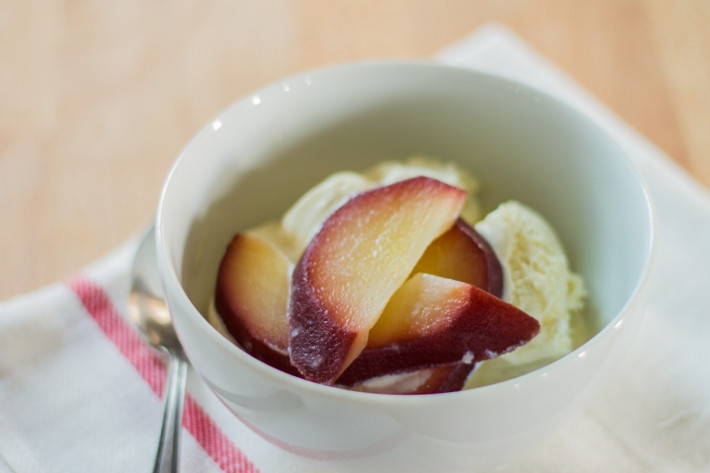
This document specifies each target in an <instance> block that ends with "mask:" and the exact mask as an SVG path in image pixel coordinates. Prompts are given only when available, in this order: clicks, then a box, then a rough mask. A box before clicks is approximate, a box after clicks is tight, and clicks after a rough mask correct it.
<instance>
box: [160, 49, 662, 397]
mask: <svg viewBox="0 0 710 473" xmlns="http://www.w3.org/2000/svg"><path fill="white" fill-rule="evenodd" d="M401 68H415V69H416V68H420V69H422V70H430V71H437V73H441V74H451V73H454V74H461V75H467V76H469V77H471V78H474V79H473V80H483V81H487V82H495V83H497V84H499V85H501V86H504V87H507V88H510V89H514V90H516V91H519V92H523V91H524V92H526V93H527V94H530V95H531V96H533V97H535V98H536V99H537V100H539V101H541V102H542V101H544V102H547V103H549V104H551V105H552V106H553V107H558V108H560V109H563V110H565V111H566V112H568V113H572V114H573V115H574V116H576V117H577V118H578V119H580V120H581V121H582V122H583V123H584V124H585V127H590V128H592V129H595V130H596V132H597V133H598V134H599V136H603V137H604V139H605V141H606V142H607V146H609V147H610V148H616V149H617V151H618V153H619V154H620V155H623V156H624V158H625V159H624V161H625V163H624V165H625V167H627V168H628V172H629V173H630V174H632V175H633V177H634V180H635V181H636V182H638V184H639V185H638V188H639V189H640V190H641V193H642V197H643V202H644V204H645V220H646V221H648V223H649V235H648V245H647V246H648V249H647V251H646V255H645V257H644V261H643V264H642V268H641V271H640V277H639V278H638V279H637V281H636V282H635V285H634V287H633V289H632V290H631V291H630V293H629V296H628V297H627V298H626V300H625V302H624V304H623V306H622V307H621V308H620V309H619V310H618V311H617V313H616V314H615V315H614V316H613V317H612V318H611V319H610V320H609V321H608V322H607V323H605V324H604V325H603V326H602V327H601V328H600V329H599V330H598V331H596V332H595V333H594V334H593V335H592V336H591V337H590V338H589V339H587V340H586V341H585V342H583V343H582V344H581V345H579V346H578V347H576V348H575V349H574V350H572V351H571V352H569V353H567V354H565V355H563V356H562V357H560V358H558V359H556V360H554V361H552V362H550V363H548V364H546V365H544V366H542V367H540V368H537V369H534V370H532V371H530V372H527V373H525V374H522V375H519V376H517V377H514V378H511V379H507V380H504V381H500V382H497V383H493V384H490V385H485V386H480V387H476V388H473V389H466V390H461V391H455V392H447V393H436V394H426V395H410V394H382V393H369V392H360V391H353V390H349V389H344V388H339V387H337V386H327V385H322V384H319V383H315V382H311V381H307V380H305V379H302V378H298V377H296V376H293V375H290V374H287V373H284V372H282V371H280V370H278V369H276V368H273V367H271V366H269V365H268V364H266V363H263V362H261V361H260V360H257V359H256V358H254V357H252V356H251V355H249V354H248V353H246V352H245V351H243V350H242V349H240V348H239V347H237V346H236V345H235V344H234V343H233V342H231V341H230V340H228V339H227V338H226V337H225V336H224V335H222V334H221V333H219V331H218V330H217V329H216V328H215V327H213V326H212V325H211V324H210V323H209V322H208V321H207V320H206V319H205V317H204V316H203V315H202V313H201V312H200V311H199V310H198V309H197V307H195V305H194V304H193V302H192V300H191V299H190V298H189V297H188V296H187V294H186V292H185V290H184V288H183V287H182V284H181V282H180V278H179V276H178V274H177V271H176V270H175V266H174V264H173V262H172V261H171V259H170V258H169V257H168V256H167V255H168V253H169V252H168V251H167V249H166V248H167V236H166V235H165V230H164V228H163V224H164V219H165V217H164V210H163V208H164V204H165V201H166V200H167V195H168V193H169V189H170V184H171V182H172V181H173V178H174V175H175V174H176V173H177V170H178V169H179V168H180V166H181V163H182V162H183V161H185V160H186V159H188V158H187V156H189V155H190V153H191V152H192V150H193V149H194V148H195V146H196V143H198V142H199V141H201V140H202V139H204V135H205V134H207V133H209V132H211V131H213V124H214V123H215V122H217V121H221V120H222V118H223V117H224V116H225V115H227V114H229V113H230V112H231V111H233V110H234V109H236V108H238V107H241V106H243V105H244V104H245V103H247V102H251V98H252V97H254V96H255V95H261V94H265V93H270V92H271V91H272V90H273V89H276V88H278V87H281V86H282V84H283V83H285V82H289V81H298V80H309V78H310V77H313V76H323V75H330V74H333V73H342V72H350V71H352V72H353V73H357V72H359V71H362V70H375V69H381V70H388V69H401ZM155 226H156V247H157V254H158V260H159V261H158V263H159V266H160V274H161V278H162V279H163V284H164V286H165V287H166V289H167V287H168V286H173V287H175V288H179V291H176V292H175V293H174V294H173V297H177V298H178V302H179V303H180V304H181V305H182V306H183V307H189V308H190V313H189V317H190V318H193V319H198V320H196V322H197V324H198V326H199V327H200V328H201V330H203V332H206V334H207V336H208V337H209V338H210V339H211V341H212V342H214V343H217V344H218V345H219V346H221V347H222V348H224V349H226V350H227V351H228V352H230V353H232V354H233V355H234V356H237V357H238V358H239V359H240V360H241V361H243V362H245V363H247V364H248V365H250V366H251V367H252V368H253V369H254V370H257V371H259V372H260V374H261V375H263V376H265V377H266V378H271V379H272V380H273V381H274V382H275V383H279V384H283V385H284V387H285V388H288V389H290V390H296V391H302V392H305V393H308V394H309V395H316V396H319V397H322V398H329V399H336V400H338V401H345V402H355V403H358V404H362V403H365V404H377V405H389V404H391V403H394V404H395V405H397V406H401V405H403V403H416V404H421V403H425V404H430V403H440V402H442V401H443V402H448V401H449V400H451V399H454V398H463V397H474V398H475V397H477V396H479V395H484V393H493V394H495V393H496V392H497V391H500V390H508V389H510V386H512V385H515V384H520V383H526V382H528V381H530V380H531V379H533V378H539V377H540V376H542V374H543V372H545V371H549V370H554V369H556V368H557V367H558V366H560V365H562V364H566V363H569V362H570V360H572V359H575V358H578V357H583V356H584V352H585V351H586V350H587V349H589V347H590V344H593V343H594V341H595V340H597V339H599V338H601V337H603V336H606V334H607V333H608V332H610V331H614V330H616V329H617V328H619V327H621V326H622V325H623V324H624V321H625V320H626V319H627V318H628V316H629V311H630V306H632V305H633V304H634V303H635V302H636V301H637V300H639V299H640V298H642V297H643V295H644V293H645V292H647V291H648V286H649V283H650V280H651V274H652V272H653V267H654V262H655V260H656V252H657V241H656V240H657V219H656V211H655V204H654V202H653V199H652V197H651V195H650V192H649V188H648V184H647V182H646V179H645V178H644V176H643V175H642V174H641V172H640V171H639V169H638V167H637V166H636V164H635V163H634V162H633V161H632V159H631V157H630V156H629V154H628V153H627V152H626V150H625V149H623V147H622V146H621V144H620V143H619V142H618V141H617V139H616V138H615V137H614V136H613V135H612V134H611V133H610V132H609V130H607V129H606V128H605V127H603V126H602V125H601V124H600V123H598V121H596V120H595V119H594V118H593V117H591V116H590V115H589V114H586V113H584V112H583V111H582V110H580V109H579V108H578V107H575V106H574V105H572V104H570V103H569V102H566V101H564V100H562V99H561V98H559V97H556V96H554V95H551V94H550V93H548V92H545V91H543V90H540V89H538V88H536V87H535V86H533V85H530V84H527V83H524V82H520V81H517V80H514V79H511V78H508V77H503V76H500V75H496V74H493V73H490V72H486V71H481V70H477V69H473V68H470V67H465V66H460V65H450V64H443V63H438V62H435V61H432V60H412V59H375V60H364V61H355V62H343V63H336V64H332V65H327V66H324V67H317V68H313V69H308V70H305V71H302V72H298V73H296V74H292V75H289V76H287V77H284V78H282V79H279V80H276V81H272V82H270V83H268V84H265V85H263V86H261V87H258V88H256V89H254V90H252V91H251V92H248V93H246V94H244V95H242V96H241V97H240V98H238V99H237V100H235V101H233V102H231V103H230V104H228V105H227V106H226V107H225V108H223V109H222V110H220V111H219V112H218V113H217V114H216V115H215V116H213V117H212V118H211V119H210V120H208V121H207V122H206V123H205V124H204V125H202V126H201V127H200V129H199V130H198V132H197V133H195V134H194V135H193V136H192V138H191V139H190V140H189V141H188V142H187V143H186V144H185V146H184V147H183V148H182V149H181V151H180V152H179V154H178V156H177V158H176V159H175V160H174V162H173V163H172V165H171V167H170V170H169V172H168V174H167V176H166V178H165V180H164V183H163V186H162V188H161V193H160V197H159V203H158V211H157V214H156V223H155Z"/></svg>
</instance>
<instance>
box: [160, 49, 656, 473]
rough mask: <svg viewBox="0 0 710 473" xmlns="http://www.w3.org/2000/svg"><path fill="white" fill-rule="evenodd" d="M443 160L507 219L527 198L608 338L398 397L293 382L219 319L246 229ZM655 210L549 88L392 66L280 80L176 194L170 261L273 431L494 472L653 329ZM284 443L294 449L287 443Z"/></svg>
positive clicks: (221, 123)
mask: <svg viewBox="0 0 710 473" xmlns="http://www.w3.org/2000/svg"><path fill="white" fill-rule="evenodd" d="M411 154H425V155H428V156H432V157H437V158H440V159H442V160H453V161H456V162H458V163H460V164H461V165H462V166H463V167H465V168H466V169H468V170H470V171H471V172H473V173H474V174H475V175H477V176H478V177H479V178H480V179H481V181H482V183H483V187H484V189H483V191H482V194H481V197H482V200H483V204H484V206H485V207H486V208H488V209H491V208H492V207H493V206H495V205H496V204H497V203H499V202H501V201H503V200H506V199H517V200H519V201H521V202H523V203H526V204H527V205H529V206H531V207H533V208H534V209H536V210H538V211H539V212H540V213H542V214H543V215H544V216H545V217H546V218H547V219H548V220H549V221H550V222H551V223H552V225H553V226H554V227H555V228H556V229H557V231H558V232H559V234H560V236H561V238H562V240H563V242H564V245H565V247H566V249H567V251H568V254H569V256H570V259H571V262H572V266H573V268H574V269H575V270H576V271H578V272H581V273H582V274H583V275H584V277H585V279H586V281H587V284H588V288H589V292H590V302H591V304H592V306H593V307H594V309H595V311H596V313H597V314H598V315H597V317H598V320H599V323H600V326H601V328H600V329H599V331H598V333H596V334H595V335H594V336H593V337H592V339H591V340H589V341H588V342H587V343H586V344H584V345H583V346H581V347H580V348H579V349H577V350H575V351H574V352H573V353H571V354H570V355H568V356H566V357H564V358H563V359H561V360H559V361H557V362H554V363H552V364H550V365H548V366H546V367H544V368H542V369H539V370H537V371H534V372H532V373H529V374H527V375H524V376H521V377H519V378H516V379H512V380H509V381H505V382H502V383H499V384H495V385H491V386H487V387H483V388H478V389H473V390H469V391H463V392H457V393H449V394H437V395H424V396H410V397H407V396H392V395H381V394H367V393H357V392H349V391H345V390H340V389H337V388H332V387H326V386H321V385H317V384H314V383H310V382H307V381H304V380H301V379H297V378H295V377H291V376H289V375H287V374H284V373H282V372H280V371H277V370H275V369H273V368H271V367H269V366H266V365H264V364H262V363H261V362H259V361H257V360H255V359H253V358H251V357H250V356H249V355H247V354H246V353H244V352H243V351H241V350H240V349H239V348H237V347H236V346H234V345H233V344H231V343H230V342H229V341H227V340H226V339H225V338H223V337H222V336H221V335H220V334H219V333H218V332H217V331H216V330H215V329H214V328H213V327H212V326H210V325H209V324H208V323H207V321H206V320H205V319H204V317H203V316H202V314H204V313H205V312H206V310H207V307H208V305H209V301H210V298H211V296H212V292H213V290H214V284H215V275H216V272H217V266H218V264H219V260H220V258H221V257H222V254H223V251H224V249H225V246H226V244H227V242H228V241H229V240H230V238H231V237H232V235H233V234H234V233H235V232H237V231H239V230H243V229H246V228H248V227H250V226H253V225H255V224H258V223H261V222H264V221H266V220H269V219H273V218H276V217H278V216H279V215H281V214H282V213H283V212H284V211H285V210H286V209H287V208H288V207H289V206H290V204H292V203H293V202H294V201H295V200H296V199H297V198H298V197H299V196H300V195H301V194H302V193H303V192H305V191H306V190H307V189H309V188H310V187H311V186H312V185H314V184H316V183H317V182H319V181H320V180H321V179H322V178H324V177H326V176H327V175H329V174H330V173H332V172H334V171H339V170H345V169H352V170H361V169H365V168H367V167H369V166H371V165H373V164H375V163H378V162H380V161H383V160H388V159H397V158H405V157H407V156H409V155H411ZM653 233H654V230H653V218H652V209H651V205H650V202H649V199H648V196H647V193H646V192H645V190H644V186H643V183H642V182H641V179H640V177H639V175H638V174H637V172H636V171H635V170H634V168H633V166H632V165H631V163H630V162H629V160H628V158H627V156H625V155H624V153H623V151H622V150H621V149H620V148H619V147H618V146H617V145H616V144H615V143H614V142H613V141H612V140H611V139H610V138H609V136H607V135H606V134H605V133H604V132H603V131H601V130H600V128H598V127H597V126H595V125H594V124H593V123H592V122H591V121H590V120H588V119H587V118H585V117H584V116H582V115H581V114H580V113H578V112H577V111H575V110H573V109H572V108H570V107H568V106H566V105H564V104H562V103H560V102H559V101H557V100H555V99H552V98H550V97H548V96H546V95H544V94H543V93H540V92H538V91H535V90H532V89H530V88H528V87H524V86H522V85H520V84H516V83H513V82H509V81H506V80H502V79H500V78H496V77H493V76H489V75H485V74H482V73H477V72H473V71H470V70H464V69H458V68H453V67H447V66H441V65H434V64H428V63H410V62H381V63H367V64H354V65H343V66H338V67H334V68H329V69H325V70H318V71H314V72H310V73H306V74H302V75H299V76H296V77H292V78H289V79H286V80H284V81H282V82H279V83H276V84H273V85H270V86H268V87H266V88H264V89H262V90H259V91H257V92H255V93H253V94H252V95H250V96H248V97H246V98H244V99H242V100H240V101H238V102H237V103H235V104H234V105H232V106H231V107H229V108H228V109H227V110H226V111H224V112H223V113H222V114H221V115H219V116H218V117H217V118H216V119H215V120H213V121H212V122H211V123H209V124H208V125H207V126H206V127H205V128H204V129H203V130H202V131H201V132H200V133H199V134H198V135H197V136H196V137H195V138H194V139H193V140H192V141H191V142H190V143H189V144H188V145H187V147H186V148H185V150H184V151H183V153H182V154H181V156H180V157H179V159H178V160H177V162H176V163H175V165H174V167H173V169H172V171H171V173H170V175H169V177H168V179H167V181H166V183H165V187H164V190H163V194H162V197H161V201H160V206H159V212H158V220H157V234H158V237H157V238H158V253H159V265H160V271H161V275H162V278H163V282H164V286H165V290H166V294H167V298H168V302H169V304H170V308H171V312H172V314H173V317H174V320H175V325H176V328H177V332H178V334H179V336H180V339H181V340H182V342H183V344H184V347H185V350H186V352H187V355H188V357H189V359H190V361H191V362H192V364H193V365H194V367H195V369H196V370H197V372H199V373H200V375H201V376H202V377H203V378H204V380H205V381H206V382H207V384H208V385H209V386H210V387H211V388H212V389H213V390H214V392H215V393H216V394H217V395H218V396H219V397H220V398H221V399H222V401H223V402H224V403H225V404H226V405H227V406H228V407H229V408H230V409H231V410H232V411H233V412H234V413H235V414H236V416H237V417H238V418H239V419H241V421H242V422H244V423H246V424H248V425H249V426H250V427H251V428H252V429H253V430H254V431H255V432H257V433H258V434H259V435H261V436H263V437H264V438H265V439H267V440H269V441H270V442H272V443H273V444H274V445H275V446H277V447H278V448H283V449H286V450H288V451H291V452H293V453H295V454H297V455H300V456H304V457H309V458H318V459H322V460H324V461H326V462H333V463H327V464H326V466H327V465H330V466H329V467H327V468H326V469H331V468H335V467H336V465H335V464H334V463H338V465H337V468H339V469H340V470H343V471H350V470H352V471H407V472H412V471H420V470H421V471H424V470H426V471H431V470H433V471H448V472H451V471H478V470H482V469H485V468H488V467H491V466H494V465H498V464H501V463H505V462H507V461H509V460H511V459H512V458H514V457H516V456H518V455H519V454H521V453H523V452H525V451H527V450H529V449H530V448H532V447H533V446H534V445H536V444H538V443H539V442H540V441H542V440H543V439H544V438H545V437H546V436H547V435H548V434H550V433H551V432H553V431H554V430H555V428H556V427H557V426H559V425H560V423H561V422H562V421H563V420H565V419H567V418H569V416H570V414H571V413H572V412H573V411H574V410H575V409H578V408H579V407H580V406H582V405H583V404H584V400H585V399H587V398H588V397H589V394H590V393H592V392H594V391H593V390H591V389H590V388H592V387H594V386H596V385H598V384H599V382H600V381H601V380H602V379H603V378H604V375H606V374H608V373H609V372H610V371H611V370H612V369H613V368H614V366H615V365H618V363H619V357H620V356H621V355H622V353H623V352H624V351H625V350H626V349H627V347H628V345H629V344H630V342H631V338H632V335H633V333H634V332H635V331H636V328H637V326H638V324H639V321H640V320H641V315H642V312H643V301H644V297H643V296H644V292H645V288H646V281H647V279H648V277H647V276H648V272H649V267H650V262H651V259H652V246H653V245H652V241H653ZM275 448H276V447H275Z"/></svg>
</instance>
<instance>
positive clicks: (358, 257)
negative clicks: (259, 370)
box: [288, 177, 466, 384]
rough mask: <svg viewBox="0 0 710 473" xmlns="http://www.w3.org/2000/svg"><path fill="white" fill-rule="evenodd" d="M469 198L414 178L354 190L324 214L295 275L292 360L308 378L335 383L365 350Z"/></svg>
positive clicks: (291, 313) (291, 306)
mask: <svg viewBox="0 0 710 473" xmlns="http://www.w3.org/2000/svg"><path fill="white" fill-rule="evenodd" d="M465 199H466V193H465V192H464V191H463V190H461V189H458V188H456V187H452V186H449V185H448V184H444V183H443V182H441V181H437V180H435V179H431V178H427V177H416V178H413V179H408V180H405V181H400V182H396V183H394V184H390V185H387V186H383V187H378V188H374V189H372V190H368V191H366V192H363V193H361V194H357V195H355V196H354V197H352V198H351V199H350V200H348V201H347V202H346V203H345V204H343V205H342V206H341V207H339V208H338V209H337V210H336V211H335V212H333V213H332V214H331V215H330V216H329V217H328V218H327V219H326V220H325V222H324V223H323V226H322V227H321V229H320V231H319V232H318V233H317V234H316V235H315V236H314V238H313V239H312V240H311V242H310V244H309V245H308V247H307V248H306V250H305V252H304V253H303V255H302V257H301V258H300V260H299V261H298V263H297V264H296V267H295V269H294V272H293V276H292V280H291V296H290V302H289V309H288V311H289V320H290V328H291V331H290V354H291V362H292V364H293V365H294V366H295V367H296V368H297V369H298V370H299V372H300V373H301V374H302V375H303V376H304V377H305V378H306V379H309V380H311V381H315V382H319V383H325V384H332V383H333V382H334V381H335V380H336V379H337V378H338V376H339V375H340V374H341V373H342V372H343V371H344V370H345V368H347V366H348V365H349V364H350V363H351V362H352V361H353V360H354V359H355V358H356V357H357V355H358V354H359V353H360V352H361V351H362V350H363V348H365V345H366V344H367V338H368V332H369V331H370V329H371V328H372V327H373V326H374V325H375V323H376V322H377V319H378V318H379V316H380V314H381V313H382V311H383V310H384V308H385V306H386V305H387V302H388V301H389V299H390V298H391V297H392V294H394V292H395V291H396V290H397V289H398V288H399V287H400V286H401V285H402V284H403V283H404V282H405V280H406V279H407V277H408V276H409V274H410V273H411V271H412V269H413V268H414V266H415V265H416V263H417V261H418V260H419V259H420V258H421V256H422V255H423V254H424V252H425V250H426V248H427V247H428V246H429V245H430V243H431V242H432V241H434V240H435V239H436V238H437V237H439V236H440V235H442V234H443V233H444V232H446V231H447V230H448V229H449V228H451V226H452V225H453V223H454V222H455V221H456V219H457V217H458V215H459V213H460V212H461V209H462V207H463V205H464V202H465Z"/></svg>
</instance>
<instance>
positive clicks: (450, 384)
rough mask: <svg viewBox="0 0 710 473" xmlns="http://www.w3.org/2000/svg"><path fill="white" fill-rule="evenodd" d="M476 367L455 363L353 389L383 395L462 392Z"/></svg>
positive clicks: (371, 381) (397, 375)
mask: <svg viewBox="0 0 710 473" xmlns="http://www.w3.org/2000/svg"><path fill="white" fill-rule="evenodd" d="M473 368H474V365H468V364H464V363H454V364H450V365H444V366H437V367H435V368H426V369H421V370H417V371H413V372H410V373H404V374H390V375H384V376H379V377H377V378H373V379H368V380H366V381H363V382H361V383H359V384H356V385H354V386H352V387H351V389H353V390H355V391H363V392H368V393H382V394H435V393H448V392H454V391H460V390H461V389H462V388H463V386H464V384H465V383H466V380H467V379H468V377H469V375H470V374H471V371H473Z"/></svg>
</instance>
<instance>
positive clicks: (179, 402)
mask: <svg viewBox="0 0 710 473" xmlns="http://www.w3.org/2000/svg"><path fill="white" fill-rule="evenodd" d="M170 355H171V356H170V365H169V367H168V384H167V386H166V388H165V407H164V411H163V425H162V427H161V429H160V440H159V441H158V452H157V454H156V456H155V465H154V467H153V473H177V471H178V466H179V460H180V458H179V452H180V427H181V426H182V411H183V406H184V404H185V381H186V378H187V362H186V361H185V358H184V357H182V356H181V355H180V354H175V353H171V354H170Z"/></svg>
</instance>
